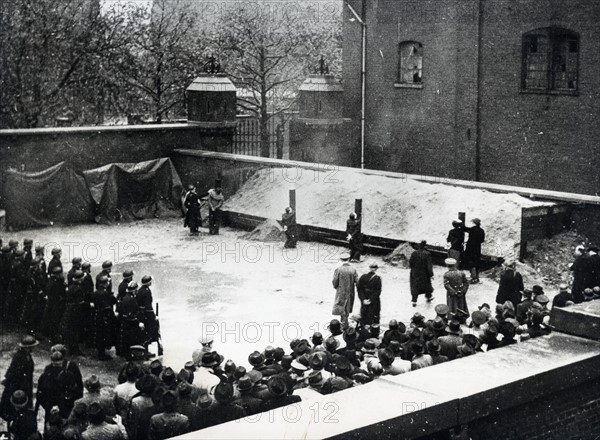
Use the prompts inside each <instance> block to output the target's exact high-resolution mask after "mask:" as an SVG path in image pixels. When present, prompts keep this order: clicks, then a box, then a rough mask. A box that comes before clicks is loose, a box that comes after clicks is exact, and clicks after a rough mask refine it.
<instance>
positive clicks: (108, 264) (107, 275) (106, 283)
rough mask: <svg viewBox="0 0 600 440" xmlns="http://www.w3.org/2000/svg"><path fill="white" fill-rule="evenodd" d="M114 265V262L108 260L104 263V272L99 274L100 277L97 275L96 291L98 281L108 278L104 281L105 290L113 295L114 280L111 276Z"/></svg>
mask: <svg viewBox="0 0 600 440" xmlns="http://www.w3.org/2000/svg"><path fill="white" fill-rule="evenodd" d="M112 265H113V264H112V261H109V260H106V261H105V262H104V263H102V270H101V271H100V272H99V273H98V275H96V289H98V281H99V280H100V278H102V277H104V278H106V280H105V281H104V288H105V289H106V291H107V292H108V293H110V294H111V295H112V293H113V285H112V278H111V276H110V272H111V270H112Z"/></svg>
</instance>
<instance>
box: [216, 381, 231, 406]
mask: <svg viewBox="0 0 600 440" xmlns="http://www.w3.org/2000/svg"><path fill="white" fill-rule="evenodd" d="M215 400H216V401H217V402H219V403H229V402H231V401H232V400H233V386H232V385H231V384H230V383H227V382H221V383H220V384H219V385H217V387H216V388H215Z"/></svg>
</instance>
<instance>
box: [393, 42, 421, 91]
mask: <svg viewBox="0 0 600 440" xmlns="http://www.w3.org/2000/svg"><path fill="white" fill-rule="evenodd" d="M398 58H399V66H398V82H399V83H400V84H416V85H421V84H422V83H423V45H422V44H421V43H419V42H417V41H403V42H402V43H400V46H399V57H398Z"/></svg>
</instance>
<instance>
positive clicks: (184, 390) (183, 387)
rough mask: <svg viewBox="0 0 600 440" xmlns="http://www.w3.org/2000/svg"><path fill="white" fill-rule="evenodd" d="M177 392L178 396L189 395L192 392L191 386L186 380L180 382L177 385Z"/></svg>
mask: <svg viewBox="0 0 600 440" xmlns="http://www.w3.org/2000/svg"><path fill="white" fill-rule="evenodd" d="M184 371H185V370H184ZM177 393H178V394H179V397H186V396H189V395H190V394H192V386H191V385H190V384H189V382H187V381H183V382H180V383H179V384H178V385H177Z"/></svg>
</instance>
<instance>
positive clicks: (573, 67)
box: [521, 27, 579, 93]
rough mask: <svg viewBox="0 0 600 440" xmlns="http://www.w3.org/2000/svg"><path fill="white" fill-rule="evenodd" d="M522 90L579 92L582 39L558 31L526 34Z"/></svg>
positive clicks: (546, 29)
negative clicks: (580, 44)
mask: <svg viewBox="0 0 600 440" xmlns="http://www.w3.org/2000/svg"><path fill="white" fill-rule="evenodd" d="M521 88H522V89H523V90H524V91H534V92H551V91H552V92H559V93H561V92H563V93H574V92H577V90H578V88H579V37H578V35H577V34H576V33H574V32H572V31H569V30H567V29H562V28H555V27H550V28H544V29H536V30H534V31H531V32H528V33H526V34H524V35H523V69H522V75H521Z"/></svg>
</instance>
